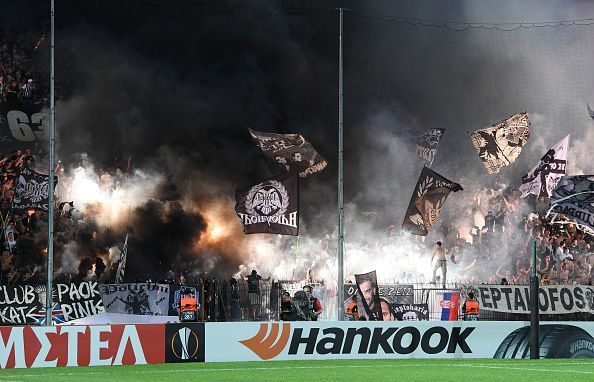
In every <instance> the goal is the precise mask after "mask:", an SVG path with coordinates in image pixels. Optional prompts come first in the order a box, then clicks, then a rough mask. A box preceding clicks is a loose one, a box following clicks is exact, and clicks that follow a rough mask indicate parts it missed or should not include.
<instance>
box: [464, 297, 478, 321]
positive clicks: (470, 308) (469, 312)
mask: <svg viewBox="0 0 594 382" xmlns="http://www.w3.org/2000/svg"><path fill="white" fill-rule="evenodd" d="M462 313H463V314H464V321H478V319H479V303H478V301H476V300H475V299H474V293H473V292H468V298H467V299H466V301H465V302H464V304H462Z"/></svg>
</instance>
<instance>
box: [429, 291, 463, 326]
mask: <svg viewBox="0 0 594 382" xmlns="http://www.w3.org/2000/svg"><path fill="white" fill-rule="evenodd" d="M431 304H432V305H431V314H430V319H431V320H441V321H458V312H459V311H460V306H461V304H460V292H459V291H453V290H436V291H435V294H434V297H433V299H432V300H431Z"/></svg>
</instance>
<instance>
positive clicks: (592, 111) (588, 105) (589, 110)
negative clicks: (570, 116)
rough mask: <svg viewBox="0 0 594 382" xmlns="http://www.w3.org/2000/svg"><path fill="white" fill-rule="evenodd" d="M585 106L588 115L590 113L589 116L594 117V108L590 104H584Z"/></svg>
mask: <svg viewBox="0 0 594 382" xmlns="http://www.w3.org/2000/svg"><path fill="white" fill-rule="evenodd" d="M586 107H587V108H588V115H590V118H592V119H594V110H592V109H591V108H590V104H586Z"/></svg>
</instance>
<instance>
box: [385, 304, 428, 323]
mask: <svg viewBox="0 0 594 382" xmlns="http://www.w3.org/2000/svg"><path fill="white" fill-rule="evenodd" d="M392 310H393V311H394V318H395V319H396V320H397V321H428V320H429V305H428V304H396V305H394V306H393V307H392Z"/></svg>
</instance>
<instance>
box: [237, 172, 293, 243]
mask: <svg viewBox="0 0 594 382" xmlns="http://www.w3.org/2000/svg"><path fill="white" fill-rule="evenodd" d="M297 179H298V178H297V174H295V173H294V172H291V173H287V174H283V175H278V176H275V177H272V178H270V179H267V180H265V181H264V182H262V183H258V184H256V185H253V186H251V187H247V188H243V189H238V190H237V191H236V192H235V200H236V201H237V203H236V204H235V211H236V212H237V216H238V217H239V219H240V220H241V223H242V224H243V232H244V233H246V234H251V233H273V234H281V235H293V236H297V235H299V188H298V180H297Z"/></svg>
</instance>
